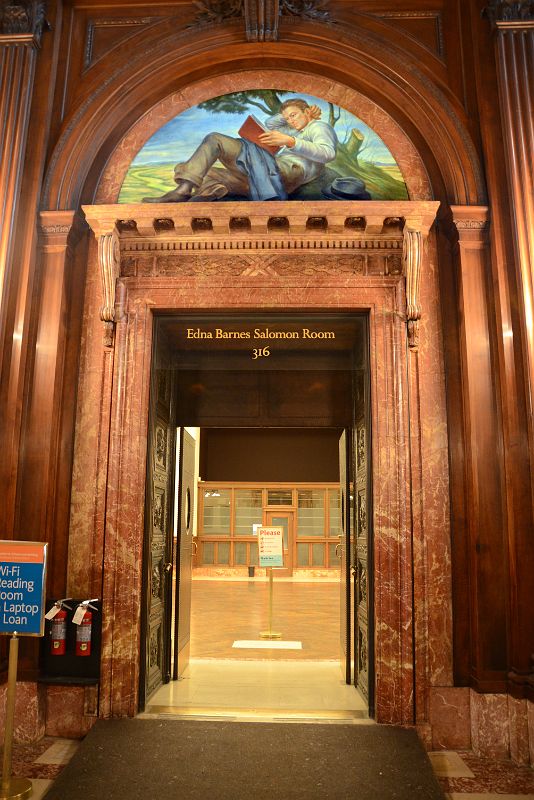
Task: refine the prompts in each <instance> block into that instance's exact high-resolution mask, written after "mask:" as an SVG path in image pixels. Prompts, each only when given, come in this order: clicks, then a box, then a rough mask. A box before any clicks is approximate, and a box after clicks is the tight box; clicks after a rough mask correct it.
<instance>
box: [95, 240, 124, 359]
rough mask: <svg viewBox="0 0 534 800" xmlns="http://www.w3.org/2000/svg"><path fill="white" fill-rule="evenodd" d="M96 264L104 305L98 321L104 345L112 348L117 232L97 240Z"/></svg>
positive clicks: (118, 266) (117, 260)
mask: <svg viewBox="0 0 534 800" xmlns="http://www.w3.org/2000/svg"><path fill="white" fill-rule="evenodd" d="M98 263H99V266H100V275H101V278H102V296H103V299H104V303H103V305H102V306H101V308H100V319H101V320H102V322H103V323H104V327H105V331H104V345H105V346H106V347H113V332H114V328H115V288H116V285H117V278H118V277H119V274H120V243H119V235H118V233H117V230H116V229H114V230H113V231H112V232H111V233H103V234H101V235H100V237H99V240H98Z"/></svg>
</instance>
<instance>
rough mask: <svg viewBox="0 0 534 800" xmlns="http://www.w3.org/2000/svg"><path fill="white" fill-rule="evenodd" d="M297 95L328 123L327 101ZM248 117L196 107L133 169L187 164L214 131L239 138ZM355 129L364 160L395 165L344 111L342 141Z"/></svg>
mask: <svg viewBox="0 0 534 800" xmlns="http://www.w3.org/2000/svg"><path fill="white" fill-rule="evenodd" d="M291 96H292V95H291V94H288V95H284V97H283V99H284V100H286V99H289V98H290V97H291ZM294 96H295V97H302V98H304V99H305V100H307V101H308V103H310V105H311V104H312V103H315V104H317V105H318V106H319V107H320V108H321V109H322V112H323V114H322V117H321V119H323V120H324V121H328V110H329V109H328V102H327V101H325V100H321V99H320V98H317V97H313V96H312V95H306V94H302V93H298V94H295V95H294ZM250 113H252V114H254V115H255V116H256V117H257V118H258V119H259V120H260V122H263V121H264V119H265V116H266V115H265V114H264V113H263V112H262V111H260V110H259V109H258V108H255V107H253V106H251V107H250ZM245 117H246V113H244V114H227V113H218V114H214V113H213V112H212V111H208V110H205V109H201V108H199V107H198V106H193V107H192V108H189V109H187V111H183V112H182V113H181V114H179V115H178V116H177V117H175V118H174V119H172V120H171V121H170V122H168V123H167V124H166V125H164V126H163V127H162V128H160V129H159V131H157V132H156V133H155V134H154V135H153V136H152V137H151V138H150V139H149V140H148V141H147V142H146V144H145V145H144V146H143V147H142V148H141V150H140V151H139V152H138V154H137V155H136V157H135V158H134V160H133V161H132V166H140V165H144V164H169V163H175V162H179V161H185V160H186V159H187V158H189V156H190V155H191V153H192V148H194V147H195V146H196V145H197V144H199V143H200V141H201V140H202V139H203V137H204V136H206V135H207V134H208V133H211V132H212V131H217V132H219V133H225V134H227V135H228V136H237V131H238V129H239V127H240V126H241V123H242V122H243V120H244V119H245ZM355 127H356V128H358V129H359V130H360V131H361V133H362V134H363V135H364V136H365V140H366V141H365V150H364V151H362V152H361V157H365V160H366V161H368V162H371V163H374V164H377V165H384V166H389V165H393V164H395V159H394V158H393V156H392V155H391V153H390V151H389V150H388V148H387V147H386V145H385V144H384V143H383V142H382V140H381V139H380V138H379V137H378V136H377V135H376V133H375V132H374V131H373V130H372V129H371V128H369V126H368V125H366V124H365V122H363V121H362V120H360V119H358V117H355V116H354V115H353V114H350V113H349V112H348V111H345V110H344V109H341V116H340V119H339V121H338V122H337V123H336V126H335V130H336V133H337V135H338V139H339V140H340V142H343V141H344V140H345V139H346V137H347V135H348V134H349V133H350V131H351V130H352V128H355Z"/></svg>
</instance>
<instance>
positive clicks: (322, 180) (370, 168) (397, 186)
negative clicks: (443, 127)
mask: <svg viewBox="0 0 534 800" xmlns="http://www.w3.org/2000/svg"><path fill="white" fill-rule="evenodd" d="M343 155H344V154H341V153H340V154H338V157H337V158H336V159H335V160H334V161H332V162H331V163H330V164H329V165H328V167H327V168H326V169H325V170H324V172H323V173H322V174H321V175H320V177H319V178H317V179H316V180H314V181H312V182H311V183H309V184H306V185H305V186H302V187H301V188H300V189H299V190H298V191H297V192H295V194H294V195H293V198H294V199H295V200H314V199H321V197H322V195H321V190H322V188H323V187H325V186H328V185H329V184H330V183H331V182H332V180H333V179H334V178H337V177H339V176H347V175H351V176H354V177H357V178H361V179H362V180H363V181H364V182H365V185H366V187H367V191H368V192H369V193H370V194H371V197H372V198H373V200H408V193H407V191H406V185H405V183H404V181H403V179H402V175H401V172H400V169H399V168H398V167H397V166H396V165H392V166H379V165H376V164H372V163H370V162H368V161H364V160H363V159H356V158H351V159H349V158H346V157H345V158H343ZM173 175H174V164H145V165H142V166H132V167H130V169H129V170H128V174H127V176H126V179H125V181H124V183H123V185H122V189H121V192H120V195H119V203H141V202H142V201H143V197H158V196H159V195H162V194H164V193H165V192H168V191H169V189H174V187H175V183H174V180H173Z"/></svg>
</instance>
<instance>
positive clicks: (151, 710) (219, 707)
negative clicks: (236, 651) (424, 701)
mask: <svg viewBox="0 0 534 800" xmlns="http://www.w3.org/2000/svg"><path fill="white" fill-rule="evenodd" d="M244 712H246V713H244ZM163 713H165V714H167V713H179V714H180V715H188V716H189V715H195V716H204V717H205V716H217V717H219V716H233V717H235V716H239V717H243V716H251V717H255V718H257V717H265V718H267V717H268V718H270V719H273V720H276V719H277V718H283V719H285V720H287V718H288V717H291V716H292V715H294V716H295V717H298V718H299V720H301V719H302V718H303V717H313V718H315V719H324V720H326V719H328V720H331V721H335V720H340V721H341V720H345V721H351V722H352V721H354V720H361V719H366V718H367V708H366V704H365V702H364V700H363V698H362V697H361V695H360V694H359V692H358V691H357V690H356V689H355V688H354V687H353V686H347V685H346V684H345V683H344V681H343V680H342V676H341V670H340V668H339V665H338V664H337V663H336V662H334V661H306V662H302V661H301V662H296V661H236V660H219V659H211V660H198V661H197V660H192V661H191V662H190V665H189V667H188V668H187V670H186V671H185V673H184V675H183V678H182V679H181V680H179V681H171V683H168V684H167V685H166V686H162V687H161V688H160V689H159V690H158V691H157V692H156V693H155V694H154V695H152V697H151V698H150V702H149V705H148V706H147V709H146V714H149V715H152V714H163Z"/></svg>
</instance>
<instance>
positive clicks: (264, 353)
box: [252, 347, 271, 359]
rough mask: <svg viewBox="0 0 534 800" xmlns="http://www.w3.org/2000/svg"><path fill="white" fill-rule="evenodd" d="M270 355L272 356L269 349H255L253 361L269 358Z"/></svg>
mask: <svg viewBox="0 0 534 800" xmlns="http://www.w3.org/2000/svg"><path fill="white" fill-rule="evenodd" d="M270 355H271V351H270V350H269V348H268V347H260V348H256V347H255V348H254V350H253V351H252V358H253V359H256V358H267V357H268V356H270Z"/></svg>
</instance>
